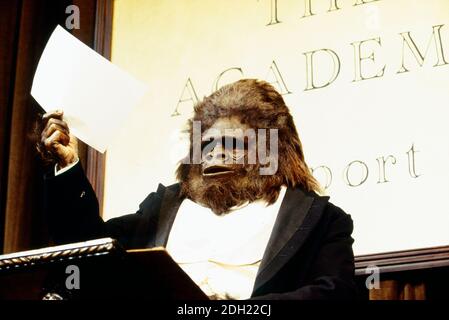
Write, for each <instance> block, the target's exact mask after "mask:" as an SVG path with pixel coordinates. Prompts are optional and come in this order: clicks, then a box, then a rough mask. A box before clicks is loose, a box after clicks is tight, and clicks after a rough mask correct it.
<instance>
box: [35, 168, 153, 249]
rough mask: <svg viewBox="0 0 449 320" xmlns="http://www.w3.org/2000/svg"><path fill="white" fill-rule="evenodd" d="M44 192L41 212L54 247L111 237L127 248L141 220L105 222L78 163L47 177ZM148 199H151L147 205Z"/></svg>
mask: <svg viewBox="0 0 449 320" xmlns="http://www.w3.org/2000/svg"><path fill="white" fill-rule="evenodd" d="M44 188H45V192H44V208H45V212H46V215H47V221H48V227H49V232H50V235H51V237H52V240H53V241H54V242H55V244H65V243H71V242H79V241H86V240H91V239H98V238H102V237H111V238H114V239H117V240H119V242H120V243H121V244H122V245H123V246H124V247H125V248H126V247H128V244H129V243H130V242H131V240H132V239H133V237H134V234H135V232H136V229H137V226H138V224H139V221H140V220H141V217H142V214H141V211H140V210H139V211H137V212H136V213H135V214H130V215H125V216H122V217H118V218H114V219H111V220H109V221H107V222H104V221H103V219H102V218H101V217H100V215H99V206H98V200H97V197H96V195H95V192H94V190H93V189H92V186H91V184H90V182H89V180H88V179H87V177H86V175H85V174H84V171H83V168H82V166H81V164H80V163H77V164H76V165H75V166H74V167H73V168H70V169H69V170H68V171H66V172H64V173H62V174H60V175H57V176H55V175H54V173H53V172H50V173H48V174H47V175H46V176H45V177H44ZM149 198H151V195H150V196H149V197H148V198H147V199H146V201H149V200H151V199H149Z"/></svg>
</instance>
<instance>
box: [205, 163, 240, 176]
mask: <svg viewBox="0 0 449 320" xmlns="http://www.w3.org/2000/svg"><path fill="white" fill-rule="evenodd" d="M232 173H234V170H233V169H231V168H229V167H227V166H220V165H212V166H209V167H207V168H205V169H203V176H206V177H216V176H223V175H228V174H232Z"/></svg>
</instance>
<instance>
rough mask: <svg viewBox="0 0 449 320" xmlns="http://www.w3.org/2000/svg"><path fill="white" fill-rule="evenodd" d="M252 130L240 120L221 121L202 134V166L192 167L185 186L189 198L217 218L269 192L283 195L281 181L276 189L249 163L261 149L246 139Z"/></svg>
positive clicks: (254, 164)
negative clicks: (207, 209) (280, 190)
mask: <svg viewBox="0 0 449 320" xmlns="http://www.w3.org/2000/svg"><path fill="white" fill-rule="evenodd" d="M248 129H250V128H249V126H248V125H244V124H242V123H241V122H240V121H239V120H238V118H236V117H230V118H221V119H219V120H217V121H216V122H215V123H214V124H213V125H212V126H211V127H210V128H208V129H207V130H206V131H204V133H203V134H202V137H201V154H202V157H201V159H202V160H201V163H200V164H191V165H190V170H189V177H188V183H186V184H184V187H186V186H187V188H188V189H187V190H188V195H189V197H190V198H191V199H192V200H194V201H195V202H197V203H199V204H202V205H204V206H206V207H209V208H211V209H212V210H213V211H214V212H215V213H216V214H223V213H226V212H228V211H229V210H230V209H231V208H232V207H234V206H240V205H243V204H244V203H247V202H251V201H254V200H257V199H260V198H263V194H264V191H266V190H267V189H269V188H272V189H275V190H277V192H279V187H280V181H279V185H276V186H275V185H274V184H273V182H272V181H271V180H270V181H269V180H268V179H266V177H265V176H261V175H260V174H259V168H260V164H259V163H257V162H254V163H250V162H249V161H248V159H250V158H251V155H252V154H254V153H257V146H255V144H254V143H253V142H252V141H251V140H252V139H249V138H248V137H247V136H245V133H246V132H247V130H248ZM185 190H186V189H185ZM276 197H277V193H276Z"/></svg>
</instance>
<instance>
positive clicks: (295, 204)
mask: <svg viewBox="0 0 449 320" xmlns="http://www.w3.org/2000/svg"><path fill="white" fill-rule="evenodd" d="M328 200H329V197H320V196H317V195H315V194H312V193H305V192H304V191H303V190H301V189H300V188H288V189H287V191H286V193H285V196H284V199H283V201H282V204H281V208H280V209H279V213H278V216H277V218H276V222H275V224H274V226H273V231H272V232H271V236H270V239H269V241H268V244H267V247H266V249H265V253H264V255H263V258H262V261H261V264H260V267H259V271H258V273H257V277H256V281H255V284H254V289H253V294H254V293H255V292H256V291H257V290H258V289H259V288H260V287H261V286H262V285H264V284H265V283H266V282H268V281H269V280H270V279H271V278H272V277H273V276H274V275H275V274H276V273H277V272H278V271H279V270H280V269H281V268H282V267H283V266H284V265H285V264H286V263H287V262H288V260H290V258H291V257H292V256H293V255H294V254H295V253H296V252H297V251H298V250H299V249H300V247H301V246H302V245H303V244H304V242H305V240H306V239H307V237H308V235H309V234H310V231H311V230H312V229H313V227H314V226H315V225H316V223H317V222H318V220H319V219H320V217H321V215H322V212H323V209H324V207H325V206H326V204H327V202H328Z"/></svg>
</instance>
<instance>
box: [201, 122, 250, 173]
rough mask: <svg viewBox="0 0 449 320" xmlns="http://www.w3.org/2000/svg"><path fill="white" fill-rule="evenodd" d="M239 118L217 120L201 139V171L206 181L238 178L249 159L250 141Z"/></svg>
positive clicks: (246, 127) (245, 127)
mask: <svg viewBox="0 0 449 320" xmlns="http://www.w3.org/2000/svg"><path fill="white" fill-rule="evenodd" d="M246 129H248V126H246V125H243V124H242V123H240V121H239V120H238V119H237V118H235V117H234V118H223V119H219V120H217V121H216V122H215V123H214V125H213V126H212V127H210V128H209V129H208V130H206V131H205V132H204V134H203V135H202V137H201V154H202V161H201V170H202V176H203V178H204V179H228V178H231V179H232V178H233V177H235V176H238V175H239V174H240V173H242V170H243V169H244V164H245V160H246V159H247V158H248V151H249V150H248V149H249V148H248V139H247V138H246V137H245V136H244V130H246Z"/></svg>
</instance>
